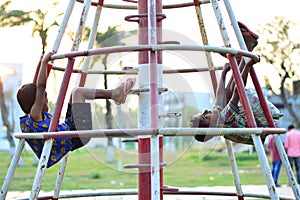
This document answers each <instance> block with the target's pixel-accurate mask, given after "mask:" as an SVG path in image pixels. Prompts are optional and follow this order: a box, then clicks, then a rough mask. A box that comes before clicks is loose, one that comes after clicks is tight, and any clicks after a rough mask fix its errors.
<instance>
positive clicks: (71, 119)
mask: <svg viewBox="0 0 300 200" xmlns="http://www.w3.org/2000/svg"><path fill="white" fill-rule="evenodd" d="M51 55H53V53H48V54H46V55H45V57H44V58H43V60H42V62H41V66H40V67H41V68H40V69H39V67H38V68H37V73H38V76H37V79H36V81H34V82H33V83H30V84H25V85H23V86H22V87H21V88H20V89H19V90H18V93H17V100H18V102H19V105H20V107H21V108H22V110H23V112H24V113H25V116H23V117H20V126H21V130H22V132H23V133H35V132H47V131H48V129H49V125H50V122H51V119H52V115H51V114H50V113H49V112H48V98H47V92H46V82H47V63H48V61H49V59H50V57H51ZM134 84H135V78H128V79H127V80H126V81H125V82H123V83H121V85H120V86H118V87H117V88H115V89H111V90H104V89H92V88H84V87H79V88H75V89H73V91H72V93H71V97H70V101H69V104H68V109H67V113H66V119H65V122H64V123H60V124H58V126H57V130H56V131H69V130H71V131H72V130H91V129H92V114H91V108H90V104H89V103H85V100H86V99H87V100H92V99H112V100H114V102H115V103H116V104H117V105H119V104H122V103H125V101H126V97H127V95H128V93H129V91H130V90H131V89H132V88H133V86H134ZM26 141H27V143H28V144H29V145H30V147H31V148H32V150H33V151H34V153H35V154H36V155H37V156H38V157H39V158H40V156H41V154H42V150H43V146H44V142H45V140H43V139H27V140H26ZM89 141H90V138H89V137H81V138H79V137H76V138H55V139H54V141H53V145H52V149H51V152H50V157H49V161H48V163H47V167H51V166H52V165H54V164H56V163H57V162H58V161H59V160H60V159H61V158H63V156H65V155H66V154H67V153H68V152H69V151H74V150H75V149H78V148H81V147H83V146H84V145H86V144H87V143H88V142H89Z"/></svg>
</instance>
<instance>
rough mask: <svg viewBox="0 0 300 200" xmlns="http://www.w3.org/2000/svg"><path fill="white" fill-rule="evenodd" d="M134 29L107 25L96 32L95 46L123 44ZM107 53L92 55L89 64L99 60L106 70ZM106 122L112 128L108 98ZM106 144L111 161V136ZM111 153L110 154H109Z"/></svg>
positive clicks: (89, 30)
mask: <svg viewBox="0 0 300 200" xmlns="http://www.w3.org/2000/svg"><path fill="white" fill-rule="evenodd" d="M90 32H91V29H90V28H87V29H86V32H85V34H84V39H85V40H86V39H87V38H88V37H89V35H90ZM135 33H136V31H131V32H125V31H119V30H118V26H113V27H111V26H109V27H108V28H107V30H106V31H105V32H104V33H100V32H97V34H96V38H95V42H96V43H95V47H98V48H99V47H111V46H117V45H124V43H123V42H122V39H124V38H126V37H129V36H131V35H132V34H135ZM108 56H109V54H104V55H102V56H97V57H94V59H93V62H92V64H91V66H93V65H94V64H95V63H96V62H97V61H99V60H101V62H102V64H103V66H104V70H107V59H108ZM104 88H105V89H108V80H107V74H104ZM105 102H106V123H107V128H108V129H112V128H113V124H112V111H111V103H110V101H109V100H108V99H106V101H105ZM107 146H108V158H107V161H108V162H113V161H114V157H113V144H112V138H108V140H107ZM110 155H111V156H110Z"/></svg>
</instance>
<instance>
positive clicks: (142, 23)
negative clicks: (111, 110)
mask: <svg viewBox="0 0 300 200" xmlns="http://www.w3.org/2000/svg"><path fill="white" fill-rule="evenodd" d="M124 1H125V0H124ZM126 2H128V5H127V4H126V5H123V4H122V5H121V4H120V5H116V4H105V3H104V1H103V0H99V1H97V2H92V1H91V0H85V1H83V0H77V1H76V0H70V1H69V5H68V7H67V10H66V12H65V15H64V19H63V22H62V24H61V26H60V30H59V32H58V35H57V38H56V41H55V43H54V46H53V48H52V50H53V51H54V52H57V51H58V48H59V46H60V43H61V40H62V37H63V35H64V33H65V30H66V26H67V24H68V21H69V18H70V15H71V13H72V11H73V8H74V4H75V3H80V4H82V7H83V8H82V13H81V16H80V20H79V21H80V23H79V26H78V29H77V32H76V35H75V37H74V42H73V45H72V49H71V51H70V52H67V53H63V54H54V55H53V56H52V57H51V59H52V60H56V59H67V60H68V63H67V66H66V68H64V69H59V68H55V67H53V69H58V70H63V71H64V77H63V82H64V83H69V81H70V77H71V75H72V73H73V72H80V73H81V79H80V83H79V86H84V83H85V80H86V77H87V74H88V73H90V71H89V70H88V66H89V64H90V56H94V55H99V54H109V53H115V52H133V51H134V52H138V60H139V65H140V67H139V70H138V71H137V72H128V71H121V72H119V74H122V73H124V74H127V73H134V74H135V73H136V74H138V76H139V87H140V88H139V89H137V90H136V91H134V92H135V93H138V94H139V127H138V129H124V130H115V129H112V130H87V131H73V132H54V131H55V130H56V127H57V124H58V121H59V117H60V113H61V110H62V107H63V103H64V96H65V94H66V92H67V89H68V84H62V85H61V88H60V91H59V95H58V99H57V105H56V109H55V111H54V114H53V119H52V122H51V124H50V128H49V132H48V133H38V134H36V133H34V134H33V133H28V134H23V133H17V134H15V137H16V138H18V139H19V144H18V147H17V150H16V153H15V156H14V157H13V159H12V161H11V164H10V167H9V169H8V172H7V175H6V177H5V181H4V184H3V186H2V189H1V198H0V199H5V197H6V195H7V192H8V189H9V185H10V183H11V181H12V177H13V174H14V172H15V170H16V166H17V163H18V160H19V158H20V155H21V152H22V150H23V148H24V144H25V139H33V138H35V139H45V144H44V149H43V153H42V155H41V158H43V159H40V162H39V165H38V167H37V171H36V176H35V180H34V183H33V187H32V191H31V195H30V197H29V198H30V199H38V195H39V192H40V187H41V184H42V180H43V176H44V174H45V172H46V168H45V167H44V166H45V165H46V163H47V161H48V159H49V154H50V149H51V146H52V141H53V138H58V137H70V138H71V137H78V136H83V135H84V136H88V137H108V136H110V137H132V136H138V138H137V142H138V152H139V159H138V160H139V163H138V164H133V165H128V166H125V168H137V169H138V171H139V177H138V179H139V180H138V191H136V192H129V194H138V198H139V199H143V200H145V199H163V195H164V194H168V193H172V194H187V193H188V192H182V191H180V190H178V189H176V188H168V187H164V186H163V166H164V165H165V164H164V163H163V160H162V154H163V152H162V140H163V137H164V136H168V137H173V136H180V135H181V136H194V135H196V134H209V135H210V134H211V135H225V134H251V135H252V139H253V141H254V146H255V148H256V151H257V153H258V156H259V160H260V163H261V165H262V170H263V175H264V177H265V180H266V184H267V187H268V190H269V196H267V198H271V199H279V198H280V197H279V195H278V193H277V191H276V187H275V184H274V181H273V178H272V175H271V170H270V168H269V166H268V160H267V157H266V154H265V152H264V148H263V144H262V142H261V140H260V137H259V135H260V134H275V135H274V136H275V142H276V145H277V148H278V150H279V152H280V156H281V159H282V161H283V164H284V166H285V169H286V172H287V175H288V177H289V181H290V184H291V186H292V188H293V193H294V196H295V197H296V198H297V199H300V191H299V188H298V185H297V183H296V179H295V177H294V175H293V173H292V170H291V167H290V165H289V162H288V159H287V156H286V154H285V151H284V148H283V146H282V143H281V141H280V138H279V136H278V135H277V134H280V133H284V132H285V129H282V128H275V124H274V122H273V119H272V117H271V114H270V111H269V109H268V106H267V104H266V100H265V99H264V96H263V93H262V89H261V87H260V85H259V82H258V79H257V77H256V73H255V70H254V69H253V68H252V69H251V72H250V75H251V78H252V80H253V84H254V86H255V89H256V91H257V93H258V95H259V99H260V102H261V105H262V107H263V109H264V113H265V116H266V118H267V120H268V122H269V125H270V128H257V125H256V122H255V120H254V116H253V113H252V109H251V106H250V104H249V100H248V99H247V95H246V93H245V88H244V85H243V82H242V79H241V76H240V72H239V70H238V67H237V64H236V58H235V56H236V55H241V56H243V57H244V59H245V60H246V61H247V60H248V59H249V58H253V59H255V60H258V59H259V58H258V56H257V55H255V54H253V53H251V52H248V51H247V48H246V45H245V42H244V40H243V37H242V35H241V32H240V30H239V27H238V24H237V20H236V19H235V16H234V14H233V11H232V8H231V5H230V2H229V0H223V2H224V5H225V7H226V10H227V13H228V16H229V18H230V21H231V24H232V27H233V30H234V32H235V35H236V37H237V39H238V42H239V45H240V49H233V48H230V47H231V43H230V39H229V36H228V33H227V28H226V27H225V23H224V21H223V17H222V14H221V10H220V7H219V2H218V1H217V0H211V1H208V0H203V1H198V0H194V1H192V2H188V3H178V4H175V3H174V4H169V5H163V4H162V1H161V0H156V1H154V0H138V1H135V0H126ZM203 4H211V5H212V7H213V10H214V12H215V16H216V21H217V23H218V25H219V27H220V32H221V35H222V38H223V42H224V45H223V46H224V47H213V46H209V44H208V39H207V35H206V31H205V26H204V19H203V16H202V11H201V6H202V5H203ZM190 6H194V7H195V9H196V14H197V18H198V22H199V28H200V32H201V36H202V41H203V44H204V46H196V45H180V44H179V43H176V44H174V43H173V42H163V41H162V32H161V28H162V20H163V19H165V18H166V16H165V15H164V14H163V10H164V9H173V8H183V7H190ZM91 7H94V8H95V9H96V12H95V18H94V24H93V28H92V31H91V34H90V36H89V43H88V49H87V50H85V51H78V47H79V44H80V41H81V37H82V34H83V30H84V27H85V21H86V18H87V14H88V12H89V9H90V8H91ZM103 8H108V9H130V10H137V11H138V14H136V15H130V16H127V17H125V20H126V21H128V22H137V23H138V31H139V32H138V36H139V38H138V45H134V46H113V47H105V48H98V49H94V48H93V42H94V40H95V36H96V31H97V26H98V21H99V19H100V14H101V11H102V9H103ZM165 50H169V51H179V50H180V51H204V52H205V55H206V59H207V63H208V69H206V70H208V71H209V74H210V77H211V81H212V86H213V88H214V91H216V88H217V78H216V74H215V68H214V67H213V66H214V65H213V62H212V58H211V55H210V53H211V52H215V53H224V54H227V58H228V60H229V62H230V63H231V67H232V71H233V75H234V78H235V81H236V84H237V88H238V92H239V94H240V96H241V102H242V105H243V107H244V110H245V114H246V116H247V122H248V124H249V125H250V127H251V128H247V129H246V128H245V129H244V128H242V129H231V128H224V129H223V128H209V129H208V128H160V127H159V115H160V113H159V107H158V106H159V105H160V103H161V102H159V94H160V93H161V92H163V91H165V90H166V89H165V88H161V83H162V76H161V74H163V73H178V72H195V71H199V70H198V69H197V70H195V69H186V70H174V71H166V70H163V69H162V68H161V67H160V66H161V64H162V54H163V51H165ZM80 56H84V57H85V60H84V63H83V65H82V69H81V70H80V71H78V70H77V71H76V70H74V69H73V65H74V62H75V58H76V57H80ZM202 70H203V69H202ZM200 71H201V70H200ZM103 73H108V74H109V73H116V72H103ZM149 106H150V107H149ZM226 145H227V149H228V155H229V159H230V164H231V167H232V173H233V176H234V181H235V185H236V193H235V194H231V193H230V194H229V193H226V192H219V193H217V192H216V193H214V195H228V196H236V197H237V198H238V199H244V197H246V194H244V193H243V191H242V187H241V183H240V180H239V175H238V170H237V165H236V162H235V157H234V152H233V150H232V146H231V142H230V141H226ZM141 155H143V156H141ZM145 155H148V156H145ZM66 163H67V157H65V158H64V159H63V160H62V162H61V167H60V172H59V176H58V178H57V184H56V186H55V190H54V194H53V196H52V197H45V198H51V199H58V198H62V197H61V196H60V195H59V193H60V189H61V185H62V181H63V177H64V172H65V168H66ZM118 194H123V195H126V194H128V193H126V192H124V193H118ZM189 194H192V192H190V193H189ZM194 194H199V195H201V194H204V193H201V192H199V193H197V192H196V193H194ZM87 195H92V194H87ZM93 195H94V194H93ZM98 195H101V194H98ZM209 195H211V194H209ZM78 196H81V195H77V197H78ZM249 196H252V197H259V196H256V195H255V194H252V195H249ZM67 197H68V198H70V197H76V195H72V194H70V195H68V196H67Z"/></svg>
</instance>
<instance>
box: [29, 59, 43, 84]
mask: <svg viewBox="0 0 300 200" xmlns="http://www.w3.org/2000/svg"><path fill="white" fill-rule="evenodd" d="M42 60H43V55H41V58H40V60H39V63H38V65H37V66H36V70H35V74H34V78H33V81H32V83H33V84H35V85H36V82H37V78H38V75H39V72H40V69H41V63H42Z"/></svg>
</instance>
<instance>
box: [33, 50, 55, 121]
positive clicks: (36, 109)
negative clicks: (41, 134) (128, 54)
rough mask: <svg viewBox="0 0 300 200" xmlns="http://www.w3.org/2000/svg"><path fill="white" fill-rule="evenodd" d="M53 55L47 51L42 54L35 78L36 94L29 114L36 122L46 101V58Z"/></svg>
mask: <svg viewBox="0 0 300 200" xmlns="http://www.w3.org/2000/svg"><path fill="white" fill-rule="evenodd" d="M52 55H53V52H49V53H48V54H46V55H45V56H44V58H43V59H42V61H41V67H40V70H39V74H38V77H37V80H36V95H35V102H34V104H33V106H32V108H31V111H30V115H31V117H32V119H33V120H34V121H36V122H39V121H41V120H42V111H43V107H44V106H45V103H48V102H46V84H47V76H48V75H47V73H48V70H47V68H48V67H47V65H48V60H49V59H50V57H51V56H52Z"/></svg>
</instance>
